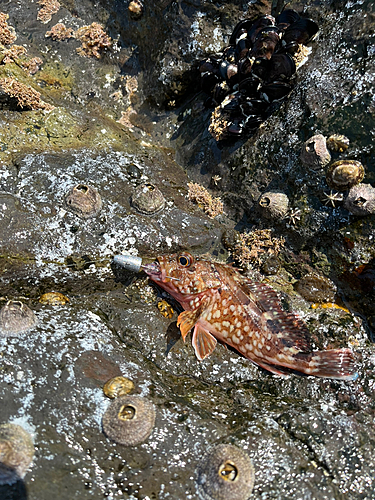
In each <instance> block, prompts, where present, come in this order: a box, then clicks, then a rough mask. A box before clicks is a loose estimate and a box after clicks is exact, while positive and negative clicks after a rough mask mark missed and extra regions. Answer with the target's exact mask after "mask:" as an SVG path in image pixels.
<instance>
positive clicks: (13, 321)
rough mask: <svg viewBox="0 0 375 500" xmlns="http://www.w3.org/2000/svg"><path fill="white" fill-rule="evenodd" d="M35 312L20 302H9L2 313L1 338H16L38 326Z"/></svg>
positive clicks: (0, 322) (0, 323)
mask: <svg viewBox="0 0 375 500" xmlns="http://www.w3.org/2000/svg"><path fill="white" fill-rule="evenodd" d="M36 322H37V320H36V316H35V314H34V312H33V311H32V310H31V309H30V308H29V307H28V306H27V305H26V304H24V303H23V302H20V301H19V300H8V302H7V303H6V304H5V306H4V307H3V308H2V309H1V311H0V336H1V337H16V336H17V335H18V334H19V333H22V332H26V331H27V330H29V329H30V328H32V327H33V326H34V325H35V324H36Z"/></svg>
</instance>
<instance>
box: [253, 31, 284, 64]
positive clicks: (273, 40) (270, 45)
mask: <svg viewBox="0 0 375 500" xmlns="http://www.w3.org/2000/svg"><path fill="white" fill-rule="evenodd" d="M279 41H280V34H279V29H278V28H277V27H276V26H268V27H266V28H263V29H262V30H261V31H260V32H259V33H258V34H257V37H256V40H255V42H254V45H253V48H252V49H251V56H252V57H255V58H257V57H265V58H267V59H271V57H272V54H273V53H274V51H275V48H276V46H277V44H278V43H279Z"/></svg>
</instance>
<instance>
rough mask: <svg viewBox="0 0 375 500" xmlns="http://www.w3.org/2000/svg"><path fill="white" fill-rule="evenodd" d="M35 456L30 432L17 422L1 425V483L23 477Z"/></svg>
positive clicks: (10, 482)
mask: <svg viewBox="0 0 375 500" xmlns="http://www.w3.org/2000/svg"><path fill="white" fill-rule="evenodd" d="M33 457H34V444H33V440H32V438H31V436H30V434H29V433H28V432H27V431H25V429H23V427H21V426H20V425H17V424H2V425H0V484H1V485H2V484H13V483H15V482H16V481H18V480H19V478H23V477H24V475H25V474H26V472H27V469H28V468H29V466H30V464H31V461H32V459H33Z"/></svg>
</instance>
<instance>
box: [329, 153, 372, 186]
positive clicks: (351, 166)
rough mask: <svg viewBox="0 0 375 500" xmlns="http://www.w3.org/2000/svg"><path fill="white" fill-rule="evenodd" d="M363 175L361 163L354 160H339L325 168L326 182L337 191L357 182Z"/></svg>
mask: <svg viewBox="0 0 375 500" xmlns="http://www.w3.org/2000/svg"><path fill="white" fill-rule="evenodd" d="M364 176H365V169H364V168H363V165H362V164H361V163H360V162H359V161H356V160H339V161H335V162H334V163H332V165H330V166H329V168H328V170H327V176H326V179H327V184H328V186H330V187H331V188H334V189H336V190H337V191H346V190H347V189H350V188H351V187H352V186H355V185H356V184H359V183H360V182H361V181H362V180H363V178H364Z"/></svg>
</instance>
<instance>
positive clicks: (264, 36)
mask: <svg viewBox="0 0 375 500" xmlns="http://www.w3.org/2000/svg"><path fill="white" fill-rule="evenodd" d="M318 29H319V27H318V25H317V24H316V23H315V22H314V21H312V20H311V19H306V18H302V17H300V15H299V14H298V13H297V12H296V11H295V10H292V9H287V10H284V11H283V12H282V13H281V14H280V15H279V16H277V17H276V19H275V18H274V17H272V16H270V15H265V16H261V17H259V18H258V19H256V20H255V21H253V20H250V19H244V20H243V21H240V22H239V23H238V24H237V26H236V27H235V28H234V30H233V33H232V35H231V37H230V40H229V44H230V45H229V46H228V47H226V48H225V49H224V50H223V51H222V52H221V53H219V54H214V55H211V56H209V57H208V58H207V59H206V60H204V61H202V63H201V64H200V68H199V71H200V74H201V84H202V89H203V90H204V91H205V92H207V93H208V94H210V96H211V98H210V103H211V104H213V105H215V106H217V107H216V108H215V111H214V112H213V114H212V117H211V124H210V127H209V131H210V132H211V134H212V135H213V137H214V138H215V139H216V140H221V139H225V138H227V137H230V136H234V137H236V136H240V135H241V134H242V133H243V132H245V131H246V130H251V129H253V128H256V127H258V126H259V125H260V124H261V123H262V121H264V120H265V118H266V117H267V116H268V115H269V114H270V107H271V105H272V103H273V102H275V101H279V100H280V99H283V98H284V97H285V96H287V95H288V94H289V93H290V91H291V90H292V88H293V84H292V81H291V80H292V78H293V76H294V74H295V73H296V68H297V66H298V65H299V63H300V62H301V61H302V60H304V59H305V56H306V47H304V45H305V44H306V43H307V42H309V41H310V40H311V39H312V38H313V37H314V36H315V35H316V33H317V32H318ZM271 112H272V110H271Z"/></svg>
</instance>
